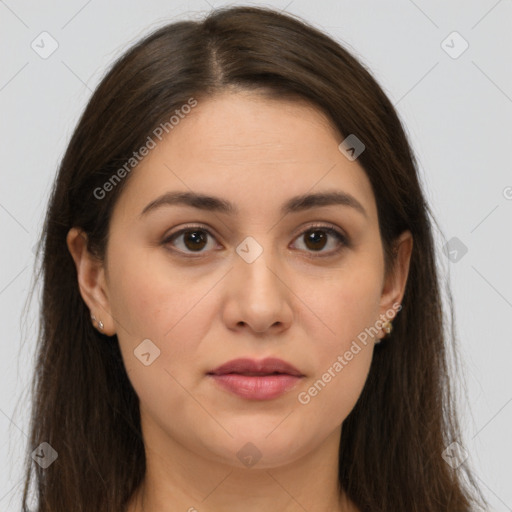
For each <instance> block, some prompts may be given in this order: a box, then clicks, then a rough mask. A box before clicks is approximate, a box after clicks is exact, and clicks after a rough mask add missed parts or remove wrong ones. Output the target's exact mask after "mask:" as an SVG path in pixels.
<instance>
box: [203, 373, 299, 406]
mask: <svg viewBox="0 0 512 512" xmlns="http://www.w3.org/2000/svg"><path fill="white" fill-rule="evenodd" d="M210 377H212V378H213V380H214V381H215V382H217V384H219V385H220V386H221V387H223V388H224V389H227V390H228V391H231V392H232V393H234V394H235V395H238V396H240V397H242V398H246V399H248V400H271V399H272V398H277V397H278V396H281V395H282V394H283V393H286V392H287V391H289V390H290V389H292V388H294V387H295V385H296V384H297V382H299V380H300V379H301V377H296V376H294V375H288V374H280V375H262V376H250V375H239V374H236V373H227V374H225V375H210Z"/></svg>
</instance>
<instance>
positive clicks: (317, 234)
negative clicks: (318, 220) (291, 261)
mask: <svg viewBox="0 0 512 512" xmlns="http://www.w3.org/2000/svg"><path fill="white" fill-rule="evenodd" d="M326 239H327V236H326V235H325V233H324V232H323V231H318V230H316V231H309V234H308V235H307V236H306V245H308V242H312V243H313V247H310V246H309V245H308V247H310V248H312V249H315V250H318V249H323V247H324V246H325V241H326ZM318 244H320V246H318Z"/></svg>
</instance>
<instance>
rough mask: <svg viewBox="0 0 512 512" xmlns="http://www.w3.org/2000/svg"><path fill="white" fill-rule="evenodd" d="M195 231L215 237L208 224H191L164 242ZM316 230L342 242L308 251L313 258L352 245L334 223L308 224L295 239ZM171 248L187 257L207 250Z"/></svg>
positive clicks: (337, 251)
mask: <svg viewBox="0 0 512 512" xmlns="http://www.w3.org/2000/svg"><path fill="white" fill-rule="evenodd" d="M194 231H200V232H204V233H207V235H208V236H209V237H212V238H215V237H214V236H213V235H212V234H211V232H210V230H209V229H208V228H207V227H206V226H201V225H191V226H186V227H184V228H182V229H180V230H179V231H176V232H175V233H171V234H170V235H169V236H168V237H166V238H165V239H164V240H163V242H162V244H163V245H167V244H169V243H170V242H172V241H173V240H175V239H176V238H178V237H179V236H180V235H183V234H184V233H187V232H194ZM314 231H324V232H325V233H327V234H329V235H332V236H333V237H334V238H336V239H337V240H338V242H339V243H340V247H338V248H337V249H335V250H333V251H329V252H328V253H327V254H320V253H322V252H323V251H322V250H320V251H318V252H317V253H316V254H315V251H308V252H310V253H311V254H313V256H311V257H313V258H325V257H329V256H335V255H337V254H339V253H340V252H341V251H342V250H343V249H344V248H345V247H350V242H349V240H348V238H347V237H346V236H345V235H344V234H343V233H341V232H340V231H338V230H337V229H335V228H334V226H332V225H327V226H326V225H323V224H315V225H312V226H308V227H307V228H306V229H305V230H303V231H302V232H301V233H300V234H299V235H298V236H297V237H296V238H295V239H294V240H297V239H299V238H300V237H301V236H304V235H305V234H306V233H309V232H314ZM171 250H172V251H175V252H177V253H178V254H179V255H180V256H183V257H185V258H198V257H201V254H202V252H205V251H197V252H194V251H192V252H184V251H182V250H180V249H171Z"/></svg>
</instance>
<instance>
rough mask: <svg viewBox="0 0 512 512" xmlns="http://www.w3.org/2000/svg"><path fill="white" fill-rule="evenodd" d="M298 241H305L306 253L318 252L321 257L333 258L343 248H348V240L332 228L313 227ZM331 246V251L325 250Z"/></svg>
mask: <svg viewBox="0 0 512 512" xmlns="http://www.w3.org/2000/svg"><path fill="white" fill-rule="evenodd" d="M297 240H299V241H301V240H303V244H304V246H305V249H304V250H305V251H306V252H310V253H311V252H313V253H314V252H317V253H319V256H332V255H334V254H336V253H338V252H339V251H340V250H341V249H342V248H343V247H348V246H349V243H348V239H347V238H346V237H345V236H344V235H343V234H342V233H340V232H339V231H338V230H337V229H334V228H333V227H331V226H313V227H312V228H309V229H308V230H307V231H304V232H303V233H302V234H301V235H300V236H299V237H298V238H297ZM329 243H330V244H331V250H324V248H325V247H328V246H329Z"/></svg>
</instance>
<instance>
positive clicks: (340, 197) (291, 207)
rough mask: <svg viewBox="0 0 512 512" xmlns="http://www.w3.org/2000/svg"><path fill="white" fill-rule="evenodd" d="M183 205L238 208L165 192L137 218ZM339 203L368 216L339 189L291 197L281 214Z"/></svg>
mask: <svg viewBox="0 0 512 512" xmlns="http://www.w3.org/2000/svg"><path fill="white" fill-rule="evenodd" d="M171 205H184V206H191V207H193V208H198V209H200V210H207V211H212V212H219V213H225V214H228V215H236V214H237V213H238V211H239V210H238V208H237V207H236V206H235V205H234V204H233V203H230V202H229V201H226V200H225V199H222V198H220V197H215V196H209V195H205V194H198V193H195V192H167V193H165V194H163V195H161V196H160V197H157V198H156V199H154V200H153V201H151V202H150V203H149V204H147V205H146V206H145V207H144V209H143V210H142V212H141V213H140V215H139V218H141V217H143V216H145V215H147V214H148V213H149V212H151V211H154V210H156V209H158V208H161V207H162V206H171ZM331 205H340V206H348V207H350V208H353V209H355V210H356V211H358V212H359V213H361V214H362V215H363V216H364V217H367V218H368V214H367V212H366V210H365V209H364V207H363V205H362V204H361V203H360V202H359V201H358V200H357V199H356V198H355V197H354V196H352V195H350V194H348V193H346V192H341V191H326V192H319V193H315V194H303V195H299V196H295V197H292V198H290V199H288V201H286V202H285V203H284V204H283V206H282V207H281V214H282V215H287V214H289V213H296V212H302V211H305V210H309V209H311V208H318V207H321V206H331Z"/></svg>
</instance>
